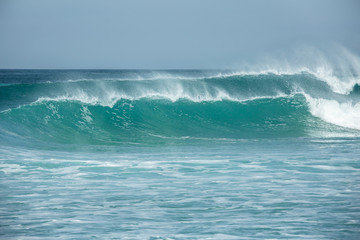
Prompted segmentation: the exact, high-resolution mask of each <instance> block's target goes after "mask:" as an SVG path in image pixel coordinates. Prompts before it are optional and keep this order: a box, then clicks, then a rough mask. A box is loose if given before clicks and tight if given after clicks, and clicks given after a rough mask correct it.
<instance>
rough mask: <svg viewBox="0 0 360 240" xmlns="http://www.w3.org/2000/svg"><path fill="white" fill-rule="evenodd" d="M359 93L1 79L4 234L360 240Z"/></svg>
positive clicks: (181, 77)
mask: <svg viewBox="0 0 360 240" xmlns="http://www.w3.org/2000/svg"><path fill="white" fill-rule="evenodd" d="M356 83H357V82H356V80H355V81H354V78H351V79H350V80H349V78H346V77H337V78H335V77H333V78H329V79H327V78H322V77H321V76H318V75H316V74H314V73H310V72H294V73H281V74H280V73H272V72H263V73H240V72H237V73H236V72H231V71H175V70H174V71H135V70H126V71H125V70H116V71H115V70H113V71H111V70H61V71H59V70H52V71H50V70H31V71H30V70H1V71H0V111H1V112H0V144H1V145H0V146H1V147H0V163H1V165H0V167H1V168H0V180H1V182H0V184H1V192H0V194H1V195H0V237H1V238H3V239H39V238H45V239H95V238H99V239H358V238H359V237H360V163H359V160H360V95H359V91H358V90H359V89H358V88H359V87H358V85H357V84H356Z"/></svg>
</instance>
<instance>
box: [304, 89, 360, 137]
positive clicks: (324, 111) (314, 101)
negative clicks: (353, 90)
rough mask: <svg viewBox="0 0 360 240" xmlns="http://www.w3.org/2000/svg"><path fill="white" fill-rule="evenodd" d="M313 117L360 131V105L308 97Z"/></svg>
mask: <svg viewBox="0 0 360 240" xmlns="http://www.w3.org/2000/svg"><path fill="white" fill-rule="evenodd" d="M305 97H306V100H307V102H308V104H309V107H310V112H311V114H312V115H314V116H316V117H319V118H321V119H322V120H324V121H326V122H329V123H332V124H335V125H338V126H341V127H346V128H352V129H357V130H360V103H359V102H357V103H354V102H351V101H348V102H338V101H336V100H329V99H323V98H312V97H310V96H309V95H306V94H305Z"/></svg>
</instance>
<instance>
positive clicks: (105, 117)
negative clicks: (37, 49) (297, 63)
mask: <svg viewBox="0 0 360 240" xmlns="http://www.w3.org/2000/svg"><path fill="white" fill-rule="evenodd" d="M0 79H1V82H0V111H1V113H0V134H1V135H2V137H1V141H2V142H3V143H14V141H16V142H19V141H20V142H32V143H33V142H38V143H51V142H53V143H66V144H68V143H73V144H77V143H81V144H119V143H129V142H132V143H137V142H149V143H153V142H156V141H160V142H161V141H169V140H181V139H189V138H190V139H249V138H274V137H275V138H276V137H308V136H311V137H327V136H359V135H360V94H359V82H357V81H355V82H354V78H352V83H353V84H354V85H353V86H352V89H351V90H350V91H345V90H344V91H343V92H341V91H334V89H333V87H332V85H331V84H329V82H327V81H326V79H321V78H319V76H317V75H315V74H313V73H311V72H293V73H274V72H259V73H254V72H252V73H239V72H231V71H110V70H107V71H105V70H98V71H96V70H91V71H89V70H83V71H80V70H79V71H75V70H74V71H65V70H63V71H56V70H53V71H45V70H36V71H35V70H33V71H25V70H22V71H21V70H16V71H15V70H2V71H1V73H0ZM332 82H333V78H332Z"/></svg>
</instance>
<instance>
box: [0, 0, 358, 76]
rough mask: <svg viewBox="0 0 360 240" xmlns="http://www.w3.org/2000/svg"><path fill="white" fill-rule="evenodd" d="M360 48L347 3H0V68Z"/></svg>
mask: <svg viewBox="0 0 360 240" xmlns="http://www.w3.org/2000/svg"><path fill="white" fill-rule="evenodd" d="M334 43H335V44H340V45H342V46H344V47H346V48H347V49H349V51H351V52H353V53H355V54H359V53H360V1H357V0H337V1H334V0H316V1H314V0H301V1H300V0H298V1H294V0H263V1H260V0H248V1H247V0H242V1H240V0H213V1H211V0H181V1H175V0H152V1H149V0H77V1H73V0H0V68H2V69H4V68H5V69H6V68H15V69H16V68H20V69H23V68H25V69H208V68H215V69H219V68H231V67H233V66H236V65H237V64H238V63H240V62H244V61H245V62H246V61H252V60H253V59H259V58H261V56H263V55H269V54H270V55H271V54H272V53H273V52H278V51H283V52H286V51H290V49H294V48H296V47H297V46H299V45H310V46H312V47H317V46H318V47H323V46H331V45H332V44H334Z"/></svg>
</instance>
